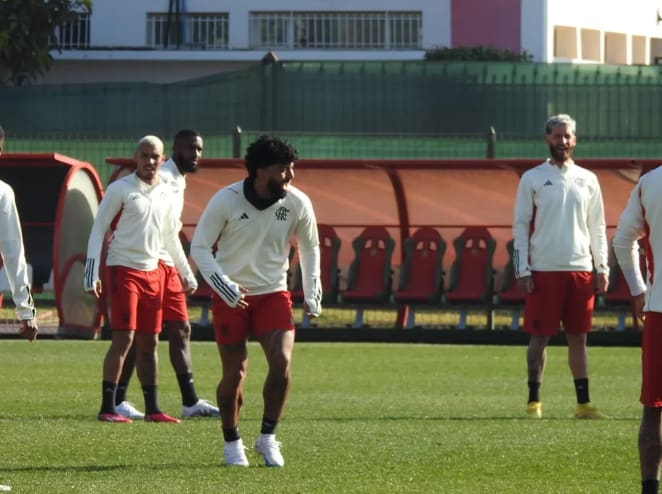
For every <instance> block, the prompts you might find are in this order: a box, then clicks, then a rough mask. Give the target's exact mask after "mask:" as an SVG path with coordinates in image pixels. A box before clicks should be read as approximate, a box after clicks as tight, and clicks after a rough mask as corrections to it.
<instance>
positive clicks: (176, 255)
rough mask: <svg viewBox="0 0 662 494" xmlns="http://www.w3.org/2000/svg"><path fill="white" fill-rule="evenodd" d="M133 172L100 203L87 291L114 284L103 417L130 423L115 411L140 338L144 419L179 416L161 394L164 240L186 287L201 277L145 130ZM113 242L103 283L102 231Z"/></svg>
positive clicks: (158, 147) (159, 149) (159, 152)
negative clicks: (168, 410) (165, 406)
mask: <svg viewBox="0 0 662 494" xmlns="http://www.w3.org/2000/svg"><path fill="white" fill-rule="evenodd" d="M135 160H136V171H135V172H134V173H132V174H131V175H127V176H125V177H122V178H120V179H119V180H116V181H115V182H113V183H111V184H110V185H109V186H108V188H107V189H106V193H105V195H104V197H103V199H102V201H101V203H100V204H99V210H98V212H97V215H96V218H95V219H94V223H93V224H92V230H91V232H90V238H89V241H88V247H87V261H86V263H85V278H84V286H85V290H86V291H88V292H90V293H93V294H94V295H95V296H97V297H99V295H100V294H101V290H102V289H105V290H108V291H109V299H110V328H111V331H112V341H111V345H110V348H109V349H108V352H107V353H106V357H105V359H104V364H103V383H102V404H101V410H100V412H99V415H98V419H99V420H101V421H107V422H131V419H128V418H126V417H124V416H122V415H119V414H118V413H117V412H116V410H115V392H116V389H117V382H118V380H119V377H120V371H121V369H122V364H123V362H124V359H125V357H126V354H127V352H128V351H129V348H130V347H131V345H132V344H133V343H134V342H135V345H136V352H137V357H136V367H137V370H138V378H139V379H140V382H141V384H142V390H143V396H144V398H145V417H144V418H145V420H146V421H149V422H179V420H178V419H176V418H174V417H171V416H169V415H167V414H165V413H163V412H162V411H161V410H160V409H159V406H158V400H157V355H156V345H157V342H158V333H159V332H160V331H161V322H162V307H161V303H162V298H163V284H164V280H163V271H162V270H161V269H160V268H159V257H160V253H161V248H162V246H163V245H165V247H166V249H167V250H168V253H169V254H170V255H171V256H172V258H173V260H174V263H175V266H177V270H178V271H179V273H180V274H181V276H182V278H183V285H184V286H183V289H184V290H185V291H187V292H192V291H194V290H195V289H196V288H197V282H196V280H195V277H194V275H193V272H192V271H191V268H190V266H189V265H188V262H187V260H186V254H185V253H184V250H183V248H182V245H181V242H180V241H179V236H178V232H179V229H180V227H181V223H180V222H179V219H178V218H177V217H176V215H175V214H174V211H173V209H172V207H171V203H172V192H171V190H170V187H169V186H168V185H166V184H164V183H163V182H162V181H160V180H159V175H158V169H159V166H160V165H161V163H162V162H163V143H162V142H161V140H160V139H159V138H158V137H155V136H145V137H143V138H142V139H141V140H140V141H139V142H138V145H137V149H136V152H135ZM113 224H114V228H113V230H112V233H111V235H110V240H109V242H108V255H107V259H106V266H107V271H106V275H107V276H106V279H107V286H105V287H102V284H101V280H100V276H99V268H100V265H101V252H102V247H103V243H104V237H105V235H106V232H107V231H108V229H109V228H111V225H113Z"/></svg>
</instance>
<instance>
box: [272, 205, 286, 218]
mask: <svg viewBox="0 0 662 494" xmlns="http://www.w3.org/2000/svg"><path fill="white" fill-rule="evenodd" d="M289 213H290V210H289V209H287V208H286V207H285V206H281V207H279V208H278V209H276V212H275V213H274V214H275V216H276V219H277V220H278V221H287V215H288V214H289Z"/></svg>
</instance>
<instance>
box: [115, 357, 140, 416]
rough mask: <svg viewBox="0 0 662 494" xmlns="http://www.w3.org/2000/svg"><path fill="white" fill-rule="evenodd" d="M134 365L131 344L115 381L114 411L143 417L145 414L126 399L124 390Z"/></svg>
mask: <svg viewBox="0 0 662 494" xmlns="http://www.w3.org/2000/svg"><path fill="white" fill-rule="evenodd" d="M135 367H136V349H135V346H134V345H131V348H129V351H128V352H127V354H126V357H125V358H124V364H123V365H122V372H121V374H120V379H119V381H118V383H117V392H116V393H115V411H116V412H117V413H119V414H120V415H122V416H124V417H127V418H130V419H143V418H144V417H145V414H144V413H142V412H141V411H139V410H138V409H137V408H136V406H135V405H134V404H133V403H131V402H130V401H128V400H127V399H126V392H127V390H128V389H129V382H130V381H131V376H132V375H133V370H134V369H135Z"/></svg>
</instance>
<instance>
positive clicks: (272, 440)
mask: <svg viewBox="0 0 662 494" xmlns="http://www.w3.org/2000/svg"><path fill="white" fill-rule="evenodd" d="M255 451H257V453H258V454H259V455H260V456H262V457H263V458H264V464H265V465H266V466H268V467H283V466H285V460H284V459H283V455H282V454H281V452H280V443H279V442H278V441H276V435H275V434H260V435H259V437H258V438H257V441H256V442H255Z"/></svg>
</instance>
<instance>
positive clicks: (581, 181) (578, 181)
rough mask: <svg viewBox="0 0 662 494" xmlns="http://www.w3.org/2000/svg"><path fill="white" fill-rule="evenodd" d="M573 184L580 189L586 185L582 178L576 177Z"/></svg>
mask: <svg viewBox="0 0 662 494" xmlns="http://www.w3.org/2000/svg"><path fill="white" fill-rule="evenodd" d="M575 183H576V184H577V185H578V186H580V187H584V186H585V185H586V179H585V178H582V177H577V178H576V179H575Z"/></svg>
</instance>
